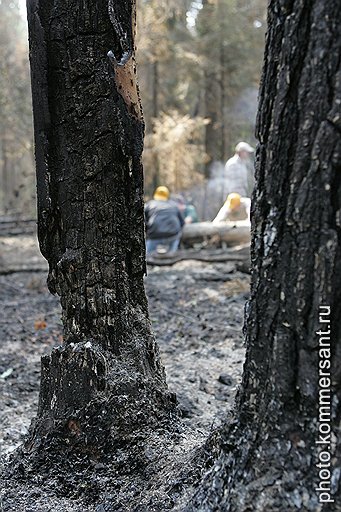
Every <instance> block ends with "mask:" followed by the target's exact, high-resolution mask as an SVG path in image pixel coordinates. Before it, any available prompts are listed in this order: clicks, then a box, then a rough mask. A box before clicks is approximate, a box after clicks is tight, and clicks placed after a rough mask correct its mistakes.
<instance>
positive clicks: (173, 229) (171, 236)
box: [144, 186, 185, 254]
mask: <svg viewBox="0 0 341 512" xmlns="http://www.w3.org/2000/svg"><path fill="white" fill-rule="evenodd" d="M169 196H170V193H169V190H168V188H167V187H163V186H162V187H157V189H156V190H155V192H154V196H153V199H152V200H151V201H148V202H147V203H146V205H145V208H144V216H145V222H146V239H147V241H146V250H147V254H150V253H151V252H154V251H156V250H157V248H158V246H159V245H162V246H166V247H167V252H170V253H172V252H175V251H176V250H177V249H178V247H179V243H180V238H181V232H182V227H183V225H184V223H185V221H184V218H183V216H182V214H181V212H180V209H179V208H178V207H177V205H176V203H175V202H174V201H171V200H170V199H169Z"/></svg>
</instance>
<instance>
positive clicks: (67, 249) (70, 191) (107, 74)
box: [27, 0, 172, 453]
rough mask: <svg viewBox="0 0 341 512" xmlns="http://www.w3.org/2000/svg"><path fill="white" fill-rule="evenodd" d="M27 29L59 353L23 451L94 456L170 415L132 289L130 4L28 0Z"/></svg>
mask: <svg viewBox="0 0 341 512" xmlns="http://www.w3.org/2000/svg"><path fill="white" fill-rule="evenodd" d="M28 21H29V34H30V61H31V71H32V90H33V108H34V121H35V141H36V167H37V186H38V232H39V241H40V247H41V251H42V253H43V255H44V256H45V258H46V259H47V260H48V263H49V276H48V286H49V289H50V291H51V292H52V293H57V294H58V295H59V296H60V299H61V304H62V310H63V324H64V345H63V346H62V347H59V348H56V349H54V350H53V352H52V355H51V356H45V357H43V360H42V380H41V391H40V400H39V410H38V416H37V419H36V421H35V425H34V428H33V429H32V431H31V440H30V442H29V443H28V444H27V447H28V448H30V449H34V448H35V447H37V446H38V445H40V444H41V443H42V440H44V443H43V444H44V445H46V444H48V443H52V442H56V440H57V441H58V443H59V441H60V440H61V442H62V445H63V446H66V444H67V445H68V446H72V445H74V444H76V445H80V446H81V448H82V450H84V445H86V446H87V447H88V449H89V450H90V451H92V452H93V453H94V452H95V451H96V452H97V453H99V452H101V450H103V449H108V448H110V446H112V444H113V443H114V442H115V440H117V439H120V438H121V437H122V436H124V437H127V436H129V433H130V432H132V431H133V430H134V429H135V428H137V427H140V426H141V425H144V424H153V423H154V424H155V423H156V422H157V421H158V419H160V417H163V416H164V415H165V414H167V412H168V411H169V410H170V408H172V405H171V397H170V396H169V393H168V391H167V387H166V383H165V374H164V369H163V367H162V365H161V363H160V359H159V355H158V350H157V348H156V345H155V341H154V337H153V335H152V333H151V326H150V321H149V317H148V308H147V301H146V296H145V291H144V285H143V276H144V273H145V252H144V220H143V177H142V165H141V153H142V148H143V133H144V123H143V118H142V111H141V105H140V99H139V94H138V89H137V84H136V70H135V60H134V30H135V0H129V1H123V0H120V1H116V2H114V1H112V0H109V1H108V0H98V1H96V2H88V1H85V2H77V1H76V0H28ZM59 444H60V443H59Z"/></svg>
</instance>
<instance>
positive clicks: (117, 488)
mask: <svg viewBox="0 0 341 512" xmlns="http://www.w3.org/2000/svg"><path fill="white" fill-rule="evenodd" d="M0 254H1V256H0V272H1V275H0V290H1V293H0V315H1V316H0V403H1V404H2V406H1V410H0V425H1V427H0V449H1V460H2V465H3V467H5V466H6V465H7V467H8V465H9V466H10V464H11V457H13V453H14V454H15V450H16V449H17V448H18V447H19V446H20V444H21V443H22V442H23V440H24V438H25V435H26V434H27V431H28V428H29V425H30V422H31V419H32V418H33V417H34V415H35V412H36V408H37V400H38V392H39V376H40V357H41V355H43V354H45V353H48V352H49V351H50V350H51V348H52V347H53V346H55V345H58V344H61V343H62V341H63V338H62V326H61V321H60V306H59V301H58V298H57V297H53V296H52V295H51V294H50V293H49V292H48V290H47V288H46V285H45V280H46V265H45V262H44V261H43V260H42V258H41V256H40V255H39V253H38V250H37V245H36V240H35V237H34V236H27V235H26V236H16V237H2V238H0ZM44 269H45V270H44ZM146 288H147V293H148V298H149V305H150V315H151V319H152V323H153V327H154V331H155V335H156V338H157V340H158V343H159V346H160V351H161V354H162V359H163V363H164V365H165V367H166V372H167V380H168V385H169V388H170V390H171V391H173V392H175V393H176V394H177V397H178V402H179V408H180V411H181V418H180V419H179V420H177V426H176V427H175V428H173V430H171V431H167V430H165V429H163V430H162V431H160V432H156V433H152V434H148V435H146V437H145V438H143V439H142V438H141V440H140V442H138V441H137V443H136V447H135V448H134V449H130V451H129V453H124V449H122V450H118V453H117V454H115V458H114V459H113V462H112V467H111V469H110V471H109V472H108V467H107V466H104V465H102V466H101V464H97V466H98V467H95V466H96V465H95V466H94V468H91V471H90V472H89V474H88V475H82V477H81V476H80V475H79V474H78V475H73V476H72V477H71V476H70V475H59V474H58V468H56V471H55V473H54V474H53V475H51V474H49V475H48V474H41V475H40V476H39V477H38V478H36V479H35V480H34V479H33V478H27V476H26V477H25V478H24V477H23V478H22V480H21V481H20V480H19V481H18V480H17V479H16V480H11V479H8V477H4V478H7V480H4V481H3V483H4V485H3V489H2V492H1V496H2V498H1V500H2V501H1V502H0V510H1V511H12V510H13V511H14V510H15V511H17V512H19V511H26V512H29V511H31V512H43V511H44V512H47V511H49V510H54V511H55V512H57V511H59V512H67V511H70V512H71V511H72V512H77V511H95V512H105V511H112V510H117V511H119V510H122V511H146V512H147V511H148V512H149V511H153V510H155V511H156V512H159V511H160V512H162V511H163V510H173V511H175V510H181V507H182V505H183V504H184V502H185V500H186V499H187V497H188V496H189V495H190V493H191V492H192V483H193V481H194V479H195V475H194V473H195V472H196V473H198V471H199V472H201V473H203V472H204V471H205V467H202V468H200V467H199V468H198V467H196V468H194V469H193V471H192V472H191V471H190V468H189V466H190V465H191V461H193V460H194V459H195V460H196V461H197V462H196V464H197V465H198V460H199V464H200V456H198V453H201V454H202V453H203V452H204V450H203V449H202V447H203V446H204V443H205V441H206V440H207V439H208V438H209V436H210V435H211V433H212V432H214V430H215V429H216V428H217V427H218V426H219V425H220V423H221V421H222V420H223V419H224V417H225V416H226V414H227V413H228V411H229V410H230V409H231V407H232V405H233V400H234V396H235V393H236V389H237V386H238V383H239V382H240V378H241V371H242V364H243V360H244V347H243V340H242V322H243V310H244V304H245V301H246V300H247V298H248V293H249V276H248V274H246V273H242V272H240V271H238V270H236V265H235V263H207V262H205V263H204V262H198V261H182V262H179V263H176V264H175V265H173V266H162V267H158V266H154V267H150V268H149V274H148V276H147V277H146ZM141 454H142V455H143V456H142V455H141ZM141 457H142V459H143V460H142V459H141ZM137 459H138V460H139V463H137V462H136V461H137ZM203 460H204V457H203ZM186 468H187V469H186ZM64 470H65V468H64ZM186 471H187V472H186ZM70 472H72V470H71V469H70ZM90 473H91V475H90ZM108 473H110V474H108ZM4 474H5V473H4ZM184 475H185V476H186V475H187V476H186V478H185V476H184ZM189 475H192V477H190V476H189ZM191 478H192V479H191Z"/></svg>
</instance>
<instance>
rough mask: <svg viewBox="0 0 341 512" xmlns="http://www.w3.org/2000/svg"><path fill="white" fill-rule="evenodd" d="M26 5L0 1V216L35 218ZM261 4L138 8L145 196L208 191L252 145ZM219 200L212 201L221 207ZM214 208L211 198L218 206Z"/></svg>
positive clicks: (183, 2) (212, 0)
mask: <svg viewBox="0 0 341 512" xmlns="http://www.w3.org/2000/svg"><path fill="white" fill-rule="evenodd" d="M24 4H25V2H24V1H19V0H0V213H1V214H13V213H18V214H24V215H25V216H30V215H32V214H33V213H34V210H35V177H34V158H33V133H32V113H31V92H30V76H29V64H28V43H27V28H26V14H25V5H24ZM266 4H267V2H266V0H202V1H201V0H196V1H192V0H167V1H166V0H138V36H137V48H138V51H137V59H138V75H139V84H140V92H141V97H142V104H143V109H144V116H145V123H146V138H145V151H144V167H145V192H146V196H147V197H149V196H150V195H151V194H152V191H153V189H154V187H155V186H157V185H159V184H164V185H167V186H168V187H169V188H170V189H171V190H172V192H186V193H187V194H188V196H190V197H192V199H193V201H194V203H195V204H196V206H197V208H198V210H199V214H200V216H201V218H210V216H211V215H212V212H211V211H210V209H209V208H208V207H207V205H205V198H207V190H208V189H209V187H210V186H211V188H212V185H213V186H214V179H215V177H216V175H217V173H219V169H221V166H222V164H223V163H224V162H225V160H226V159H227V158H228V157H229V156H231V154H232V153H233V148H234V146H235V144H236V143H237V142H238V141H239V140H247V141H248V142H251V143H253V142H255V141H254V135H253V131H254V123H255V115H256V108H257V90H258V85H259V77H260V71H261V62H262V55H263V51H264V34H265V28H266V16H265V13H266ZM222 199H223V198H221V200H222ZM219 200H220V199H219Z"/></svg>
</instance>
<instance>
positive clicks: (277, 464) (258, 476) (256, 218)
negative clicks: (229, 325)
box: [190, 0, 341, 512]
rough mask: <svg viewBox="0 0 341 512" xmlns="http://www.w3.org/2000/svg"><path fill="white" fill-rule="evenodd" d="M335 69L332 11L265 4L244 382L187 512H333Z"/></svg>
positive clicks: (337, 201)
mask: <svg viewBox="0 0 341 512" xmlns="http://www.w3.org/2000/svg"><path fill="white" fill-rule="evenodd" d="M340 63H341V3H340V2H339V1H336V0H304V1H298V2H292V1H277V0H276V1H271V2H270V4H269V11H268V34H267V42H266V50H265V64H264V69H263V78H262V85H261V91H260V104H259V113H258V127H257V136H258V139H259V146H258V154H257V165H256V189H255V193H254V197H253V214H252V267H253V269H252V286H251V299H250V301H249V303H248V304H247V307H246V318H245V332H246V342H247V355H246V362H245V366H244V375H243V381H242V385H241V389H240V391H239V395H238V399H237V403H236V411H235V416H234V419H233V420H231V421H230V422H229V423H228V424H226V425H225V427H224V429H223V432H222V438H223V453H222V456H221V458H220V459H219V460H218V461H217V463H216V465H215V466H214V468H213V470H212V471H211V472H210V474H209V475H208V476H207V477H206V478H205V480H204V482H203V483H202V487H201V489H200V491H199V493H198V495H197V497H196V498H195V500H194V501H193V503H194V505H193V504H192V505H191V507H190V510H205V511H209V510H210V511H213V510H214V511H218V510H219V511H220V510H224V511H238V512H243V511H251V510H254V511H256V510H259V511H267V512H271V511H278V512H279V511H281V512H283V511H294V510H302V511H319V510H322V505H323V510H333V511H336V510H338V511H339V510H341V506H340V473H341V466H340V439H341V436H340V426H339V425H340V416H341V410H340V399H341V391H340V389H341V371H340V368H341V343H340V337H341V242H340V240H341V239H340V236H341V230H340V226H341V218H340V211H341V65H340ZM322 452H324V454H323V455H322ZM329 458H330V460H329ZM326 461H327V462H326ZM321 464H322V466H321ZM323 464H324V465H323ZM322 469H325V471H324V472H322Z"/></svg>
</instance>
